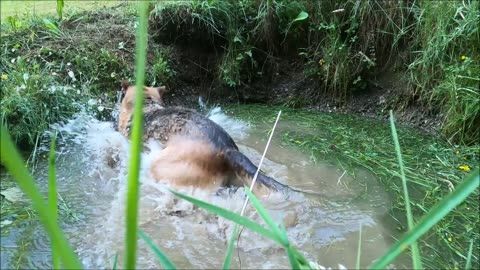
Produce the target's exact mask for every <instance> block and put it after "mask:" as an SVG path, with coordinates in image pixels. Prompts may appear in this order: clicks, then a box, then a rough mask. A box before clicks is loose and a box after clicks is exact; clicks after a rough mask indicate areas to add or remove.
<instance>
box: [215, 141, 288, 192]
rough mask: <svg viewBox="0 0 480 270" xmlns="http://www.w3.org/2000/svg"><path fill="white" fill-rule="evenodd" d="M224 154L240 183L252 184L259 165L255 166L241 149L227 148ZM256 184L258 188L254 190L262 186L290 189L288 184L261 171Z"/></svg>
mask: <svg viewBox="0 0 480 270" xmlns="http://www.w3.org/2000/svg"><path fill="white" fill-rule="evenodd" d="M224 156H225V159H226V161H227V163H228V164H229V165H230V167H231V168H232V170H233V172H234V173H235V176H236V177H237V178H238V180H240V181H241V183H240V184H242V185H248V186H250V185H251V183H252V180H253V177H254V176H255V173H256V171H257V169H258V167H257V166H255V165H254V164H253V163H252V161H250V159H248V158H247V157H246V156H245V155H244V154H242V153H241V152H240V151H236V150H227V151H226V152H224ZM257 185H258V186H257ZM255 186H256V187H257V188H255V189H254V191H255V190H260V189H262V188H263V189H264V188H267V189H269V190H273V191H281V192H285V191H287V190H289V189H290V188H289V187H288V186H286V185H284V184H282V183H280V182H278V181H276V180H275V179H273V178H270V177H268V176H266V175H264V174H263V173H261V172H259V173H258V175H257V181H256V182H255ZM254 193H256V192H254Z"/></svg>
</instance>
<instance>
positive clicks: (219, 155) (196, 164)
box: [119, 86, 286, 194]
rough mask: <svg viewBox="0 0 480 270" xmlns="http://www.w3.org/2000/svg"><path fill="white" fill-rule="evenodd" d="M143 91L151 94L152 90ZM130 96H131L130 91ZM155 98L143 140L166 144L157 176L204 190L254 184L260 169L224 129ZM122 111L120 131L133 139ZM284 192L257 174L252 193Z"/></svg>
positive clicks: (148, 106)
mask: <svg viewBox="0 0 480 270" xmlns="http://www.w3.org/2000/svg"><path fill="white" fill-rule="evenodd" d="M150 89H160V88H150ZM129 90H132V88H131V86H130V88H129ZM127 91H128V90H127ZM145 93H146V95H147V96H148V91H146V92H145ZM162 94H163V93H162ZM130 96H133V95H132V94H131V93H130ZM152 100H153V101H155V100H154V99H150V100H149V102H146V103H145V105H144V110H143V111H144V128H143V140H144V141H146V140H148V139H155V140H158V141H160V142H162V143H164V144H165V146H166V148H165V149H164V150H163V151H162V153H161V154H160V156H159V157H158V159H157V160H156V162H155V164H156V165H154V167H152V173H153V175H154V177H155V178H157V179H159V178H162V177H163V178H170V179H169V180H170V181H172V182H173V183H176V184H178V185H194V186H202V187H208V186H211V187H220V186H225V185H235V186H242V185H250V184H251V181H252V179H253V176H254V174H255V172H256V170H257V167H256V166H255V165H254V164H253V163H252V162H251V161H250V160H249V159H248V158H247V157H246V156H245V155H243V154H242V153H241V152H240V151H239V150H238V147H237V145H236V144H235V142H234V141H233V139H232V138H231V137H230V135H229V134H228V133H227V132H226V131H225V130H224V129H223V128H222V127H221V126H219V125H218V124H216V123H215V122H213V121H212V120H210V119H208V118H207V117H205V116H204V115H202V114H200V113H198V112H196V111H195V110H191V109H187V108H184V107H166V108H165V107H163V106H162V105H163V104H162V103H163V102H162V101H161V100H160V102H152ZM125 103H126V102H125V100H124V101H122V105H123V108H126V107H127V106H126V105H125ZM161 104H162V105H161ZM123 113H124V115H123V120H124V121H123V125H122V124H121V123H119V130H120V132H122V133H123V134H124V135H126V136H129V135H130V134H129V133H130V125H131V119H132V113H131V111H130V112H129V111H128V110H127V109H124V110H123ZM127 114H128V115H127ZM120 119H122V111H121V118H120ZM126 119H128V121H126ZM284 189H286V186H284V185H283V184H281V183H279V182H277V181H275V180H274V179H272V178H270V177H268V176H266V175H264V174H262V173H259V174H258V176H257V184H256V185H255V190H254V192H255V193H257V194H258V193H267V192H268V190H275V191H280V190H284Z"/></svg>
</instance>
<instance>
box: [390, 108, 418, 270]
mask: <svg viewBox="0 0 480 270" xmlns="http://www.w3.org/2000/svg"><path fill="white" fill-rule="evenodd" d="M390 127H391V129H392V136H393V142H394V144H395V152H396V153H397V159H398V164H399V165H400V176H401V178H402V186H403V198H404V200H405V209H406V210H407V222H408V229H409V230H412V229H413V227H414V225H413V215H412V207H411V202H410V196H409V194H408V188H407V179H406V177H405V168H404V166H403V160H402V152H401V150H400V143H399V142H398V135H397V129H396V128H395V123H394V119H393V112H392V111H390ZM412 258H413V268H415V269H421V268H422V262H421V260H420V251H419V249H418V245H417V242H413V243H412Z"/></svg>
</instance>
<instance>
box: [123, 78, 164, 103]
mask: <svg viewBox="0 0 480 270" xmlns="http://www.w3.org/2000/svg"><path fill="white" fill-rule="evenodd" d="M121 87H122V90H121V91H122V96H123V97H122V101H121V103H122V107H125V109H132V108H133V104H134V101H135V93H136V87H135V85H132V84H131V83H130V82H128V81H122V83H121ZM166 92H167V88H166V87H165V86H159V87H147V86H144V87H143V97H144V100H145V104H149V103H156V104H159V105H161V106H163V105H164V104H165V103H164V102H163V95H164V94H165V93H166Z"/></svg>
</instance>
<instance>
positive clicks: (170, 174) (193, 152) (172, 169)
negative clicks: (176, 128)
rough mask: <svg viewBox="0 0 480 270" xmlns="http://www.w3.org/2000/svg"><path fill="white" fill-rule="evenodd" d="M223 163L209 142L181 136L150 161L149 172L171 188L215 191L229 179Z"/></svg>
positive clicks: (171, 140)
mask: <svg viewBox="0 0 480 270" xmlns="http://www.w3.org/2000/svg"><path fill="white" fill-rule="evenodd" d="M227 172H228V168H227V166H226V164H225V162H224V160H223V159H222V158H221V157H220V156H219V155H218V153H216V152H215V151H214V149H213V148H212V146H211V145H208V143H205V142H202V141H199V140H192V139H189V138H185V137H183V136H176V137H174V138H171V139H170V140H169V141H168V143H167V145H166V147H165V149H163V150H162V151H161V153H160V155H159V156H158V157H157V158H156V159H155V160H154V161H153V163H152V166H151V168H150V173H151V174H152V176H153V178H154V179H156V180H159V181H167V182H168V183H170V184H171V185H172V186H175V187H181V186H194V187H199V188H203V189H208V190H216V189H218V188H219V187H221V186H223V185H224V183H225V182H226V178H227V177H228V174H227Z"/></svg>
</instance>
